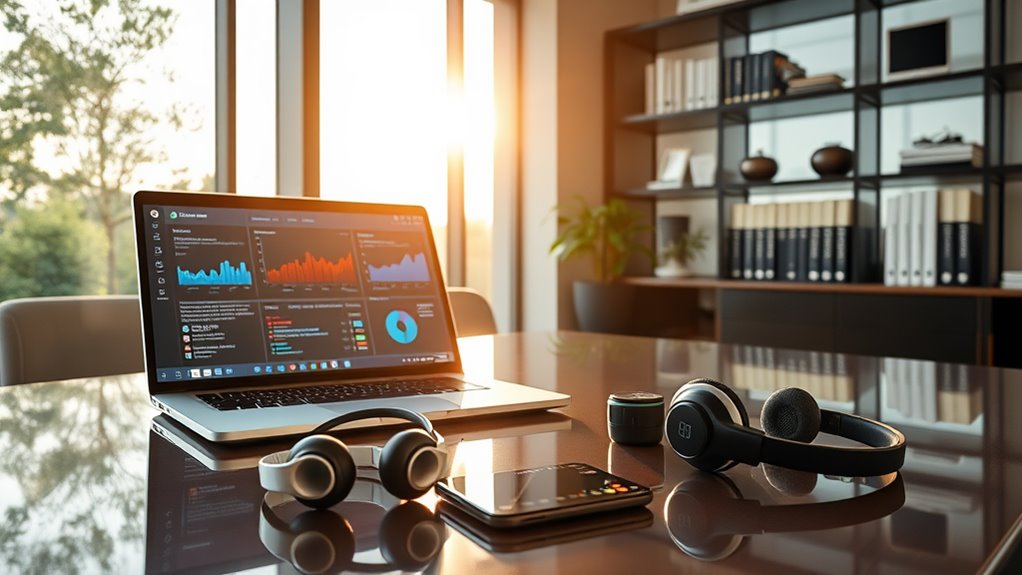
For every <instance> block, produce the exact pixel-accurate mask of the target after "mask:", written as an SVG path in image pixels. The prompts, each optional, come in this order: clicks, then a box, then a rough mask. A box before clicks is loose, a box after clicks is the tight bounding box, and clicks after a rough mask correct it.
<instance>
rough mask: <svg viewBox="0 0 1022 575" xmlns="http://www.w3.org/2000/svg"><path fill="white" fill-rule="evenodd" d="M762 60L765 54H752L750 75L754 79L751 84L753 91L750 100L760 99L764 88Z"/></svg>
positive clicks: (751, 90)
mask: <svg viewBox="0 0 1022 575" xmlns="http://www.w3.org/2000/svg"><path fill="white" fill-rule="evenodd" d="M762 61H763V54H753V55H752V62H751V64H750V68H751V70H750V77H751V80H752V82H751V86H750V92H751V94H750V97H749V99H750V100H759V98H760V93H761V92H762V90H763V65H762V64H761V62H762Z"/></svg>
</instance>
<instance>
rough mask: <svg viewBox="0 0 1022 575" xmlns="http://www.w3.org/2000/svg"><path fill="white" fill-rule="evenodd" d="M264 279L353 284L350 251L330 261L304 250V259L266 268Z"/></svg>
mask: <svg viewBox="0 0 1022 575" xmlns="http://www.w3.org/2000/svg"><path fill="white" fill-rule="evenodd" d="M266 280H267V281H268V282H269V283H271V284H300V283H301V284H313V283H345V284H354V283H356V282H355V266H354V264H353V262H352V259H351V254H350V253H349V254H348V255H347V256H344V257H343V258H341V259H339V260H337V261H336V262H332V261H329V260H327V259H325V258H318V257H316V256H314V255H312V254H311V253H309V252H305V259H304V260H298V259H295V260H292V261H290V262H288V263H286V264H283V265H281V266H280V267H277V268H272V269H268V270H266Z"/></svg>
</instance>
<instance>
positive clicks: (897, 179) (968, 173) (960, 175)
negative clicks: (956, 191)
mask: <svg viewBox="0 0 1022 575" xmlns="http://www.w3.org/2000/svg"><path fill="white" fill-rule="evenodd" d="M861 181H862V183H863V184H865V185H870V186H873V187H877V186H885V187H889V188H890V187H896V186H897V187H909V186H931V185H941V184H956V183H966V182H972V183H975V182H982V181H983V169H982V168H948V169H940V168H937V169H933V170H932V171H930V172H927V173H925V174H884V175H882V176H871V177H864V178H861Z"/></svg>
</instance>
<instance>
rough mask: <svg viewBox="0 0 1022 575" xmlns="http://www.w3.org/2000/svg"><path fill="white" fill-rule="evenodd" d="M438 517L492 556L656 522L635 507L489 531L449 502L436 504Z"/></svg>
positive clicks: (643, 510) (598, 535) (644, 526)
mask: <svg viewBox="0 0 1022 575" xmlns="http://www.w3.org/2000/svg"><path fill="white" fill-rule="evenodd" d="M437 514H438V515H439V516H440V519H441V520H443V522H444V523H446V524H447V525H450V526H451V527H453V528H454V529H455V530H456V531H458V532H459V533H461V534H462V535H464V536H465V537H467V538H469V539H471V540H472V541H474V542H475V544H476V545H478V546H480V547H482V548H483V549H485V550H487V551H489V552H490V553H518V552H520V551H528V550H530V549H539V548H541V547H549V546H550V545H559V544H561V543H570V542H572V541H580V540H582V539H589V538H592V537H600V536H603V535H609V534H611V533H619V532H623V531H631V530H633V529H643V528H646V527H649V526H650V525H652V524H653V519H654V518H653V513H652V512H651V511H650V510H649V509H646V508H645V507H632V508H629V509H622V510H619V511H611V512H610V513H595V514H593V515H583V516H582V517H579V518H577V519H566V520H564V521H554V522H551V523H546V524H540V525H535V526H533V527H531V528H530V529H501V528H496V527H490V526H489V525H486V524H484V523H483V522H482V521H479V520H478V519H474V518H472V517H471V516H469V515H468V514H467V513H465V512H464V511H461V509H459V508H458V507H456V506H455V505H453V504H452V503H449V502H447V501H441V502H440V503H438V504H437Z"/></svg>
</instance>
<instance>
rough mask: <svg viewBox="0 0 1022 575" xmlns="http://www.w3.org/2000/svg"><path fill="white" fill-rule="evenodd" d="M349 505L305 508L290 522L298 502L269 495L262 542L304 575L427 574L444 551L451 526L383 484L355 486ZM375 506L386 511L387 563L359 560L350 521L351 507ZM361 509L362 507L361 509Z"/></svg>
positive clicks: (381, 538) (383, 541) (381, 536)
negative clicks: (349, 574) (287, 510)
mask: <svg viewBox="0 0 1022 575" xmlns="http://www.w3.org/2000/svg"><path fill="white" fill-rule="evenodd" d="M350 495H351V498H350V499H349V501H348V502H345V503H342V504H341V505H339V506H337V507H334V508H332V509H312V510H305V511H303V512H301V513H299V514H298V515H296V516H295V517H294V518H293V519H291V520H290V521H288V520H285V519H284V518H283V517H281V514H279V510H281V509H282V508H284V507H286V506H287V504H288V503H289V502H293V501H294V499H293V498H292V497H289V496H287V495H283V494H280V493H267V494H266V496H265V497H264V498H263V504H262V507H261V511H260V515H259V540H260V541H262V543H263V546H265V547H266V549H267V551H269V552H270V553H272V554H273V555H274V556H275V557H277V558H278V559H281V560H283V561H286V562H287V563H289V564H291V565H292V566H293V567H294V568H295V569H296V570H298V571H299V572H300V573H304V574H307V575H308V574H319V573H338V572H340V571H347V570H354V571H359V572H363V573H367V572H368V573H373V572H377V573H381V572H387V571H395V570H400V571H421V570H422V569H424V568H425V567H426V566H427V565H429V564H430V563H432V562H433V560H434V559H436V556H437V554H439V553H440V550H441V549H442V548H443V544H444V540H445V538H446V528H445V527H444V524H443V522H441V521H440V520H438V519H437V518H436V517H435V516H434V514H433V512H432V511H430V510H429V509H428V508H426V507H425V506H424V505H422V504H421V503H419V502H417V501H401V500H400V499H398V498H396V497H394V496H393V495H391V494H390V493H388V492H387V490H385V489H383V487H382V486H381V485H380V483H379V482H378V481H373V480H365V479H360V480H358V481H356V482H355V485H354V486H353V488H352V490H351V493H350ZM363 502H365V503H369V504H370V505H376V506H379V507H381V508H383V509H385V510H386V513H385V514H384V516H383V519H382V520H381V521H379V524H378V527H377V533H376V538H375V541H376V547H378V548H379V550H380V554H381V555H382V556H383V559H384V561H386V563H382V564H381V563H360V562H358V561H353V560H352V559H353V557H354V555H355V553H356V551H363V549H362V548H360V547H364V545H362V546H360V545H359V544H358V543H359V540H358V539H359V538H357V537H356V535H355V529H354V528H353V527H352V525H351V523H350V522H349V521H348V520H347V519H345V517H344V512H345V511H347V509H341V507H343V506H345V505H352V506H354V505H359V504H361V503H363ZM355 511H357V508H356V509H355Z"/></svg>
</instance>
